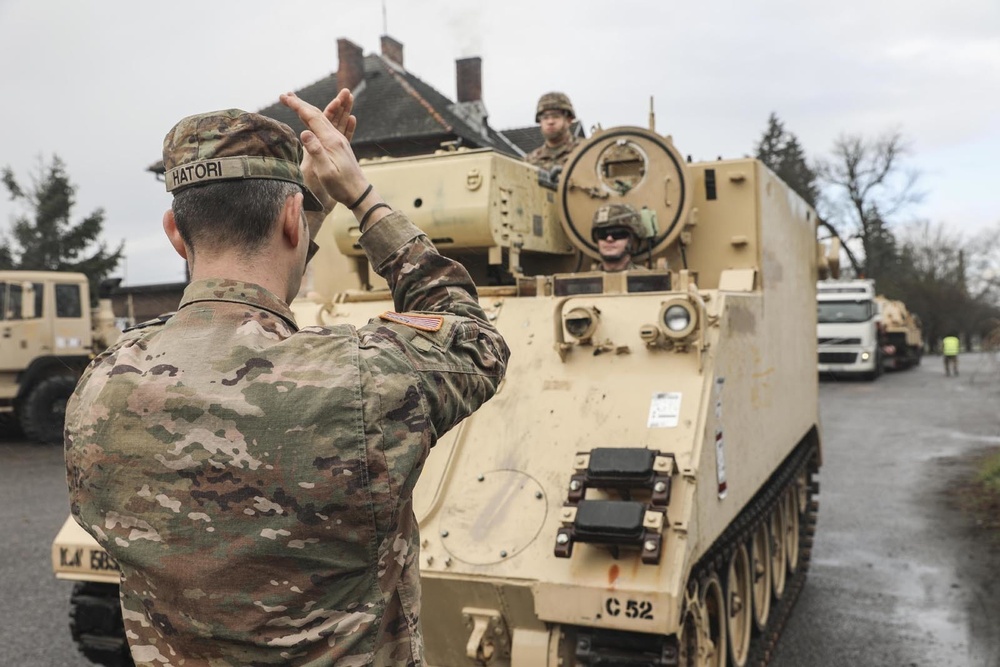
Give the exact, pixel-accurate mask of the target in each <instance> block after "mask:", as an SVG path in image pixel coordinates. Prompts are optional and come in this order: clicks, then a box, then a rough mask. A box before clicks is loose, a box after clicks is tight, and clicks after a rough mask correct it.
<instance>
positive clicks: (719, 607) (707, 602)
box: [701, 572, 728, 667]
mask: <svg viewBox="0 0 1000 667" xmlns="http://www.w3.org/2000/svg"><path fill="white" fill-rule="evenodd" d="M701 608H702V613H703V615H704V621H705V623H704V631H705V633H706V634H707V635H708V636H707V637H706V639H707V641H706V642H705V649H706V650H705V653H704V662H703V663H702V664H704V665H705V667H726V649H727V648H728V647H727V644H726V626H727V623H726V601H725V597H724V596H723V593H722V584H721V583H719V577H718V576H717V575H716V574H715V573H714V572H713V573H712V574H711V575H709V577H708V578H707V579H705V581H704V582H703V583H702V587H701Z"/></svg>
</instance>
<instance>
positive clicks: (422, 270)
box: [65, 90, 509, 667]
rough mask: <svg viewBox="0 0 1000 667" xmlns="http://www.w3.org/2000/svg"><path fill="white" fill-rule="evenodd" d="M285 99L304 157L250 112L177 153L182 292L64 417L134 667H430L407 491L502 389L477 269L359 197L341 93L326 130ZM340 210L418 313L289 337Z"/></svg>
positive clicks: (91, 373)
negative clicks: (318, 239)
mask: <svg viewBox="0 0 1000 667" xmlns="http://www.w3.org/2000/svg"><path fill="white" fill-rule="evenodd" d="M281 99H282V102H283V103H284V104H285V105H287V106H288V107H290V108H291V109H293V110H294V111H295V112H296V113H297V114H298V116H299V118H300V119H301V120H302V122H303V124H304V125H305V126H306V127H307V128H308V130H306V131H305V132H303V133H302V143H300V142H299V139H298V138H296V136H295V135H294V133H293V132H292V131H291V129H290V128H289V127H288V126H287V125H283V124H281V123H278V122H276V121H274V120H272V119H270V118H267V117H264V116H261V115H259V114H253V113H246V112H244V111H240V110H238V109H230V110H227V111H219V112H212V113H207V114H200V115H197V116H190V117H188V118H185V119H183V120H181V121H180V122H179V123H178V124H177V125H176V126H175V127H174V128H173V129H172V130H171V131H170V132H169V133H168V134H167V137H166V139H165V140H164V145H163V159H164V167H165V168H166V182H167V189H168V190H169V191H170V192H171V193H172V194H173V195H174V200H173V204H172V207H171V209H170V210H169V211H167V213H166V214H165V215H164V219H163V227H164V230H165V231H166V234H167V237H168V239H169V241H170V243H171V245H172V246H173V247H174V248H175V250H176V251H177V252H178V253H179V254H180V255H181V256H182V257H185V258H186V259H187V260H188V263H189V266H190V269H191V284H190V285H189V286H188V287H187V289H186V290H185V292H184V296H183V298H182V301H181V304H180V307H179V308H178V310H177V312H176V314H174V315H173V316H172V317H169V318H166V317H164V318H160V319H159V320H157V321H154V322H150V323H147V324H146V325H141V326H139V327H137V328H134V329H133V330H131V331H129V332H126V333H125V334H124V335H123V336H122V337H121V339H120V340H119V341H118V343H117V344H115V345H114V346H112V347H111V348H109V349H108V350H107V351H105V352H104V353H103V354H101V355H100V356H99V357H98V358H97V359H95V360H94V362H93V363H92V364H91V366H90V367H89V368H88V369H87V371H86V373H85V374H84V375H83V377H82V379H81V380H80V383H79V385H78V386H77V388H76V391H75V393H74V394H73V396H72V398H71V399H70V402H69V405H68V407H67V410H66V431H65V432H66V467H67V475H68V483H69V490H70V501H71V505H72V513H73V517H74V518H75V519H76V520H77V522H78V523H80V525H81V526H82V527H83V528H84V529H85V530H87V531H88V532H89V533H90V534H91V535H93V536H94V538H95V539H96V540H97V541H98V542H99V543H100V544H101V546H103V547H104V548H105V549H106V550H107V551H108V552H109V553H110V554H111V556H113V557H114V559H115V561H117V563H118V564H119V565H120V567H121V606H122V616H123V619H124V622H125V629H126V634H127V636H128V640H129V646H130V649H131V653H132V657H133V659H134V661H135V663H136V665H137V666H138V667H179V666H180V665H185V666H186V667H243V666H245V665H256V666H258V667H263V666H266V665H282V666H293V665H306V664H308V665H311V666H315V667H322V666H327V667H332V666H337V665H342V666H347V665H351V666H360V665H379V666H386V667H396V666H398V667H408V666H410V665H415V666H418V667H419V665H423V664H424V660H423V643H422V640H421V632H420V616H419V612H420V581H419V573H418V565H417V562H416V559H417V556H418V552H419V535H418V529H417V522H416V519H415V518H414V514H413V507H412V492H413V486H414V484H415V483H416V481H417V477H418V476H419V474H420V471H421V469H422V464H423V461H424V459H425V457H426V456H427V454H428V451H429V450H430V448H431V447H432V446H434V444H435V442H437V440H438V439H439V438H440V437H441V436H442V435H443V434H444V433H445V432H447V431H448V430H449V429H450V428H452V427H453V426H454V425H455V424H457V423H458V422H460V421H461V420H462V419H464V418H465V417H467V416H468V415H469V414H471V413H472V412H473V411H475V410H476V409H477V408H478V407H479V406H480V405H481V404H482V403H484V402H485V401H487V400H488V399H489V398H490V397H491V396H492V395H493V394H494V392H495V391H496V390H497V386H498V385H499V383H500V381H501V380H502V379H503V377H504V372H505V369H506V364H507V358H508V355H509V350H508V348H507V345H506V344H505V343H504V341H503V339H502V338H501V337H500V335H499V334H498V333H497V331H496V329H495V328H494V326H493V325H492V324H491V323H490V321H489V319H488V318H487V317H486V315H485V313H484V312H483V310H482V308H481V307H480V306H479V303H478V300H477V293H476V288H475V286H474V284H473V282H472V280H471V278H470V277H469V274H468V272H467V271H466V270H465V269H464V268H463V267H462V265H461V264H459V263H457V262H454V261H452V260H449V259H447V258H445V257H443V256H441V255H440V254H438V252H437V251H436V250H435V249H434V246H433V245H432V244H431V242H430V241H429V240H428V238H427V237H426V236H425V235H424V234H423V233H422V232H421V231H420V230H419V229H417V228H416V227H415V226H414V225H413V224H412V223H411V222H410V221H409V220H407V218H406V217H405V216H404V215H403V214H402V213H399V212H393V211H392V210H391V209H390V208H389V206H388V204H387V203H386V202H383V201H382V200H381V198H380V197H379V195H378V193H377V192H376V191H375V190H374V189H373V188H372V186H371V185H370V184H369V183H368V181H367V180H366V179H365V176H364V173H363V172H362V171H361V169H360V167H359V166H358V163H357V160H356V159H355V157H354V154H353V151H352V150H351V147H350V145H349V143H348V141H349V139H350V137H351V135H352V133H353V130H354V126H355V122H356V121H355V119H354V117H353V116H351V115H350V110H351V106H352V103H353V98H352V97H351V94H350V92H349V91H347V90H343V91H341V93H340V94H339V95H338V96H337V98H336V99H335V100H334V101H333V102H331V103H330V105H329V106H328V107H327V108H326V110H325V111H320V110H319V109H317V108H316V107H313V106H312V105H310V104H307V103H305V102H304V101H302V100H300V99H298V98H297V97H296V96H295V95H293V94H287V95H283V96H282V98H281ZM303 144H304V146H305V153H303ZM336 202H340V203H342V204H344V205H345V206H347V207H348V208H350V209H351V210H352V211H353V212H354V214H355V216H356V218H357V220H358V221H359V229H360V230H361V232H362V234H361V236H360V238H359V243H360V244H361V247H362V248H364V250H365V252H366V253H367V256H368V259H369V261H370V262H371V266H372V267H374V268H375V270H377V271H378V272H379V274H380V275H382V276H383V277H384V278H386V280H387V282H388V284H389V286H390V289H391V290H392V295H393V300H394V302H395V307H396V308H397V310H399V311H420V312H409V313H408V312H399V313H396V312H387V313H384V314H383V315H381V316H380V318H379V319H375V320H373V321H371V322H370V323H369V324H367V325H366V326H363V327H360V328H355V327H353V326H349V325H339V326H329V327H322V326H310V327H304V328H301V329H300V328H299V327H298V326H297V324H296V322H295V320H294V318H293V317H292V312H291V310H290V308H289V305H288V304H289V301H290V300H291V299H292V297H293V296H294V295H295V294H296V292H297V291H298V288H299V285H300V283H301V279H302V275H303V273H304V271H305V266H306V263H307V262H308V260H309V256H310V252H311V250H312V249H313V248H314V244H313V243H312V239H314V238H315V236H316V232H317V231H318V229H319V226H320V225H321V224H322V221H323V219H324V218H325V217H326V215H328V214H329V212H330V210H331V209H332V208H333V206H334V204H335V203H336Z"/></svg>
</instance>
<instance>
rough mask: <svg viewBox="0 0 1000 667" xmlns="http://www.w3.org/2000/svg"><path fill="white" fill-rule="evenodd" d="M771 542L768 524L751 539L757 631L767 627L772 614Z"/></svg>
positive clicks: (754, 610) (754, 532)
mask: <svg viewBox="0 0 1000 667" xmlns="http://www.w3.org/2000/svg"><path fill="white" fill-rule="evenodd" d="M770 547H771V540H770V538H769V536H768V530H767V523H766V522H761V523H760V525H758V526H757V528H756V530H754V531H753V535H752V536H751V537H750V573H751V576H752V583H753V623H754V626H755V627H756V628H757V630H760V631H762V630H763V629H764V628H765V627H766V626H767V618H768V616H769V615H770V613H771V548H770Z"/></svg>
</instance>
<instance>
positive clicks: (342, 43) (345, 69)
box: [337, 37, 365, 90]
mask: <svg viewBox="0 0 1000 667" xmlns="http://www.w3.org/2000/svg"><path fill="white" fill-rule="evenodd" d="M337 58H338V60H339V64H338V65H337V87H338V88H347V89H348V90H354V89H355V88H357V87H358V84H360V83H361V82H362V81H364V78H365V55H364V52H363V51H362V50H361V47H360V46H358V45H357V44H355V43H354V42H352V41H351V40H349V39H344V38H343V37H341V38H340V39H338V40H337Z"/></svg>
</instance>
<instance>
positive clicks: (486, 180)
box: [53, 127, 820, 667]
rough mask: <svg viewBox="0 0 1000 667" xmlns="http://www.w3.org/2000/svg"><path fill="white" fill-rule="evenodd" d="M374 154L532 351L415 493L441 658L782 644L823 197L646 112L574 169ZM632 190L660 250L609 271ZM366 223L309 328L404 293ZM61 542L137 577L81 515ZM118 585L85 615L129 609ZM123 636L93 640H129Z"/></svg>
mask: <svg viewBox="0 0 1000 667" xmlns="http://www.w3.org/2000/svg"><path fill="white" fill-rule="evenodd" d="M365 169H366V172H367V174H368V176H369V177H370V179H371V180H372V181H373V182H374V183H375V186H376V187H377V188H378V190H379V192H380V193H381V194H383V195H384V196H385V198H386V200H387V201H389V202H392V204H393V205H394V207H396V208H398V209H402V210H404V211H405V212H406V213H407V214H408V215H409V216H410V217H411V218H412V219H413V220H414V222H416V223H417V224H418V225H419V226H420V227H421V228H422V229H424V230H425V231H426V232H427V233H428V235H429V236H430V237H431V238H432V239H433V240H434V242H435V243H436V244H437V246H438V247H439V248H440V249H441V251H442V252H444V253H446V254H449V255H452V256H454V257H457V258H459V259H460V260H461V261H462V262H463V263H464V264H465V265H466V266H468V268H469V269H470V272H471V273H472V274H473V276H474V277H475V278H476V281H477V284H478V285H479V286H480V300H481V302H482V304H483V306H484V308H485V310H486V312H487V314H488V315H489V317H490V318H492V319H493V320H494V321H495V322H496V324H497V326H498V327H499V329H500V331H501V332H502V333H503V335H504V337H505V338H506V340H507V342H508V344H509V345H510V347H511V349H512V351H513V354H512V357H511V363H510V366H509V369H508V375H507V378H506V380H505V381H504V383H503V385H502V386H501V388H500V391H499V393H498V394H497V396H496V397H495V398H494V399H493V400H492V401H491V402H490V403H488V404H487V405H486V406H485V407H484V408H483V409H481V410H480V411H478V412H476V413H475V414H474V415H473V416H471V417H469V418H468V419H466V420H465V421H464V422H462V423H461V424H460V425H459V426H458V427H456V428H455V429H454V430H453V431H452V432H450V433H449V434H447V435H446V436H445V437H444V438H442V439H441V441H440V442H438V444H437V446H436V447H435V449H434V450H433V451H432V453H431V455H430V456H429V458H428V460H427V462H426V464H425V469H424V471H423V474H422V476H421V478H420V482H419V483H418V485H417V489H416V491H415V502H414V509H415V512H416V514H417V518H418V519H419V521H420V529H421V535H422V543H421V552H420V564H421V573H422V580H423V600H422V618H423V629H424V634H425V643H426V655H427V663H428V664H429V665H435V666H438V667H458V666H471V665H495V666H497V667H509V666H514V667H546V666H547V667H557V666H560V665H561V666H563V667H569V666H571V665H595V666H596V665H622V666H626V665H644V666H647V665H648V666H666V665H699V666H705V665H716V666H719V667H721V666H723V665H727V664H732V665H738V666H742V665H748V664H754V665H759V664H764V663H766V662H767V660H768V659H769V657H770V652H771V649H772V646H773V643H774V641H775V640H776V638H777V633H778V631H779V630H780V626H781V624H782V623H783V622H784V619H785V617H786V616H787V612H788V609H789V608H790V606H791V605H792V603H793V602H794V600H795V598H796V596H797V595H798V592H799V589H800V587H801V585H802V583H803V580H804V576H805V570H806V567H807V565H808V561H809V556H810V545H811V542H812V534H813V530H814V527H815V521H816V502H815V501H814V500H813V495H814V493H815V492H816V490H817V486H816V483H815V482H814V481H813V475H814V473H815V472H816V470H817V468H818V466H819V463H820V442H819V432H818V414H817V377H816V366H815V364H816V358H817V357H816V355H817V349H816V292H815V283H816V248H815V232H814V229H815V214H814V212H813V211H812V210H811V209H810V208H809V207H808V206H807V205H806V204H805V203H803V202H802V200H801V199H799V197H797V196H796V195H795V194H794V193H793V192H792V191H791V190H790V189H789V188H788V187H787V186H786V185H785V184H784V183H782V182H781V181H780V180H778V179H777V178H776V177H775V176H774V174H773V173H771V172H770V171H769V170H768V169H766V168H765V167H764V166H763V165H762V164H761V163H760V162H757V161H756V160H751V159H741V160H726V161H718V162H711V163H701V164H687V163H685V161H684V160H683V159H682V158H681V156H680V154H679V153H678V152H677V150H676V149H675V148H674V147H673V144H672V142H671V140H670V139H669V138H665V137H662V136H659V135H657V134H656V133H655V132H653V131H649V130H645V129H641V128H634V127H622V128H615V129H609V130H597V131H596V132H595V133H594V134H593V136H592V137H591V138H590V139H588V140H586V141H585V142H584V143H583V144H581V145H580V146H579V147H578V148H577V150H576V151H575V152H574V153H573V154H572V155H571V156H570V159H569V161H568V162H567V164H566V168H565V171H564V172H563V173H562V176H561V181H560V183H559V185H558V188H557V189H548V188H546V187H543V186H541V185H539V176H540V174H539V172H538V171H537V170H536V169H535V168H534V167H531V166H528V165H526V164H523V163H520V162H517V161H514V160H511V159H509V158H506V157H504V156H501V155H498V154H495V153H493V152H490V151H462V150H459V151H454V152H446V153H441V154H439V155H433V156H424V157H413V158H406V159H396V160H383V161H373V162H370V163H367V164H366V165H365ZM543 180H545V179H543ZM610 203H627V204H630V205H632V206H633V207H635V208H636V209H637V210H640V211H642V212H643V218H644V220H646V221H647V223H648V225H649V229H650V234H651V236H650V238H649V239H648V240H647V241H646V244H645V246H644V248H643V252H642V253H640V254H639V255H638V256H637V257H636V259H637V261H640V262H643V263H645V264H646V265H647V267H648V268H647V269H646V270H642V271H631V272H623V273H608V274H605V273H601V272H594V271H590V270H589V268H590V265H591V263H592V262H593V261H594V259H596V258H597V256H598V254H597V250H596V245H595V243H594V242H593V241H592V239H591V235H590V227H591V220H592V219H593V216H594V212H595V210H596V209H597V208H599V207H600V206H602V205H604V204H610ZM357 238H358V228H357V223H356V222H355V221H354V218H353V217H352V216H350V215H349V214H348V213H347V212H346V211H343V210H341V209H338V210H337V211H336V212H335V213H334V215H333V216H332V219H331V220H330V221H328V224H327V226H326V227H325V228H324V230H323V232H322V237H321V238H320V239H319V241H320V245H321V247H322V248H323V250H322V251H321V254H320V255H318V256H317V257H316V259H315V260H314V261H313V275H312V294H311V295H310V297H309V298H307V299H303V300H299V301H297V302H296V303H295V304H293V308H294V309H295V311H296V316H297V318H298V321H299V323H300V325H303V326H305V325H312V324H316V323H331V324H333V323H344V322H348V323H354V324H363V323H366V322H367V321H368V320H369V319H371V318H373V317H377V316H378V315H379V314H380V313H382V312H384V311H386V310H392V309H393V305H392V302H391V300H390V298H389V294H388V292H387V291H385V290H384V289H382V288H383V287H384V285H383V284H382V283H381V280H380V279H379V278H378V277H377V276H375V274H374V273H373V272H372V271H371V270H370V267H368V266H367V263H366V260H365V259H364V256H363V253H362V252H361V250H360V248H359V246H358V245H357ZM415 335H420V334H419V333H416V334H415ZM428 344H430V343H429V342H428ZM64 549H66V550H68V551H66V552H64V551H63V550H64ZM64 553H68V554H70V558H69V561H70V563H69V564H67V563H66V562H64V561H65V560H66V559H65V558H64V556H63V554H64ZM75 554H79V557H76V556H75ZM53 560H54V566H55V568H56V571H57V573H58V574H59V576H61V577H64V578H73V579H78V580H87V581H92V582H96V581H107V582H111V583H113V582H114V580H115V577H116V573H115V572H114V571H113V570H108V569H107V566H108V561H107V560H106V559H104V560H102V559H101V556H100V550H99V549H98V548H97V547H96V545H94V544H93V542H91V541H90V540H89V538H88V537H87V536H86V535H85V534H84V533H83V531H82V530H80V529H78V528H76V527H75V525H74V524H72V522H70V523H69V524H67V527H66V528H65V529H64V532H63V533H61V534H60V536H59V538H57V540H56V545H55V548H54V552H53ZM95 564H96V565H97V567H95ZM91 585H92V586H94V584H91ZM108 588H111V587H110V586H109V587H108ZM96 590H97V589H96V588H91V589H89V590H88V592H87V595H86V596H84V595H83V594H82V593H81V594H80V595H79V596H78V601H81V604H82V605H85V606H89V607H90V608H92V609H94V610H96V612H95V614H94V615H93V616H88V615H87V614H86V613H85V612H83V611H81V610H82V609H83V607H82V606H81V607H78V608H77V609H76V610H75V612H74V613H75V618H76V619H77V623H78V625H77V627H78V628H79V623H80V619H81V618H96V617H98V616H100V614H101V612H102V611H103V612H104V614H105V615H104V617H103V618H104V619H105V620H106V619H107V618H108V617H107V611H108V610H107V609H106V608H103V609H102V608H101V604H102V602H101V601H102V600H104V601H107V599H108V598H107V597H103V598H102V597H100V596H99V595H94V594H93V593H94V592H95V591H96ZM111 590H112V591H113V589H111ZM104 593H107V589H104ZM104 593H102V595H103V594H104ZM83 598H87V599H83ZM97 625H99V624H98V623H96V622H95V623H92V624H91V625H90V626H88V627H92V628H94V627H96V626H97ZM119 632H120V631H119ZM83 634H85V633H80V632H79V631H78V632H77V635H78V637H80V636H82V635H83ZM112 634H113V633H109V632H107V631H106V629H101V628H97V629H95V630H94V631H93V632H92V633H91V634H90V637H89V638H87V637H83V639H82V641H83V643H84V646H85V647H89V649H91V655H93V653H94V650H93V649H94V647H95V646H98V645H100V642H102V641H103V642H104V644H103V645H104V646H107V647H111V650H108V651H106V652H105V653H106V655H111V654H112V653H113V651H114V648H115V645H113V644H112V642H113V637H112V636H111V635H112ZM119 636H120V635H119ZM119 655H120V654H119ZM107 664H113V663H110V662H109V663H107Z"/></svg>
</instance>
